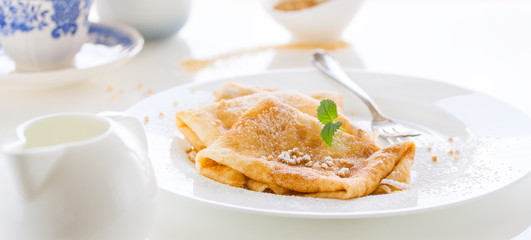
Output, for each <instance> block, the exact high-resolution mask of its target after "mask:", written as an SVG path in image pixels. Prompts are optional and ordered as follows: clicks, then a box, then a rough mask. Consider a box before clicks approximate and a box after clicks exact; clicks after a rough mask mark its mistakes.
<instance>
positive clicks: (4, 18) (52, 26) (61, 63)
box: [0, 0, 93, 71]
mask: <svg viewBox="0 0 531 240" xmlns="http://www.w3.org/2000/svg"><path fill="white" fill-rule="evenodd" d="M92 1H93V0H5V1H0V45H1V46H2V48H3V49H4V51H5V52H6V54H7V55H8V56H9V57H10V58H11V59H13V60H14V61H15V63H16V67H17V70H18V71H45V70H53V69H61V68H66V67H69V66H71V64H72V59H73V58H74V56H75V55H76V53H77V52H78V51H79V49H80V48H81V45H83V43H85V42H86V41H87V38H88V26H89V22H88V15H89V11H90V6H91V4H92Z"/></svg>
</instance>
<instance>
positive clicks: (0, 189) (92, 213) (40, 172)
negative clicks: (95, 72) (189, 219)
mask: <svg viewBox="0 0 531 240" xmlns="http://www.w3.org/2000/svg"><path fill="white" fill-rule="evenodd" d="M1 147H2V148H1V149H2V155H0V238H1V239H17V240H26V239H28V240H29V239H39V240H48V239H54V240H61V239H68V240H75V239H91V240H92V239H98V240H99V239H128V240H129V239H145V237H146V235H147V225H148V222H149V219H150V215H151V212H152V208H153V204H154V200H155V195H156V192H157V187H156V184H155V177H154V173H153V170H152V167H151V165H150V162H149V159H148V155H147V143H146V136H145V133H144V129H143V127H142V124H141V123H140V122H139V121H138V120H136V119H135V118H133V117H129V116H124V115H122V114H120V113H110V112H108V113H100V114H86V113H62V114H54V115H48V116H43V117H40V118H36V119H33V120H30V121H28V122H26V123H23V124H22V125H20V126H19V127H18V128H17V129H16V131H15V132H14V134H12V138H11V139H6V142H5V143H4V144H3V145H2V146H1Z"/></svg>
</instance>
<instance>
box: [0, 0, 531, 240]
mask: <svg viewBox="0 0 531 240" xmlns="http://www.w3.org/2000/svg"><path fill="white" fill-rule="evenodd" d="M344 38H345V40H346V41H348V42H349V43H350V44H351V45H352V47H351V48H349V49H345V50H341V51H337V52H334V53H333V54H335V55H336V56H337V57H338V58H339V60H341V61H342V65H343V66H345V67H353V68H361V69H366V70H370V71H376V72H384V73H396V74H401V75H410V76H415V77H423V78H428V79H434V80H439V81H444V82H447V83H450V84H455V85H459V86H463V87H467V88H470V89H473V90H475V91H479V92H483V93H486V94H488V95H491V96H494V97H497V98H499V99H501V100H503V101H505V102H507V103H509V104H511V105H513V106H514V107H516V108H517V109H519V110H520V111H522V112H524V113H526V114H527V115H528V116H531V1H525V0H520V1H516V0H497V1H496V0H445V1H441V0H367V1H366V2H365V4H364V5H363V7H362V9H361V10H360V11H359V13H358V14H357V16H356V17H355V19H354V21H353V22H352V23H351V24H350V25H349V27H348V28H347V30H346V31H345V34H344ZM289 39H290V34H289V32H287V31H286V30H284V29H283V28H281V27H280V25H278V24H277V23H275V22H274V21H273V20H272V19H271V18H270V17H269V16H268V15H267V13H266V12H265V11H264V9H263V8H262V6H261V5H260V3H259V1H257V0H223V1H219V0H195V1H193V5H192V12H191V15H190V18H189V21H188V22H187V24H186V25H185V27H184V28H183V29H182V31H181V32H180V33H179V34H178V35H175V36H174V37H172V38H169V39H166V40H162V41H154V42H147V43H146V45H145V46H144V49H143V50H142V52H140V54H139V55H137V56H136V57H135V58H133V59H132V60H131V61H129V62H128V63H127V64H126V65H124V66H122V67H120V68H119V69H116V70H114V71H111V72H108V73H106V74H104V75H102V76H100V77H97V78H95V79H91V80H88V81H85V82H83V83H81V84H76V85H72V86H67V87H61V88H55V89H32V90H29V89H14V88H10V87H6V86H0V112H1V120H0V137H1V136H3V135H5V134H6V132H7V131H9V130H12V129H13V128H14V127H15V126H16V125H18V124H19V123H21V122H23V121H25V120H28V119H30V118H33V117H36V116H40V115H43V114H49V113H54V112H66V111H83V112H99V111H105V110H118V111H120V110H126V109H127V108H128V107H130V106H132V105H134V104H135V103H136V102H138V101H140V100H142V99H144V98H146V97H149V96H150V93H149V91H152V92H153V93H151V94H154V93H157V92H160V91H162V90H165V89H168V88H171V87H174V86H178V85H180V84H183V83H188V82H193V81H209V80H213V79H217V78H221V77H230V76H236V75H245V74H255V73H261V72H264V71H267V70H269V69H278V68H293V67H310V64H309V62H308V61H307V59H308V58H309V56H310V55H309V54H310V52H309V51H293V50H292V51H286V50H284V51H274V50H268V51H263V52H258V53H253V54H246V55H242V56H236V57H232V58H229V59H224V60H220V61H219V62H217V63H216V64H215V65H214V66H212V67H209V68H205V69H203V70H201V71H199V72H187V71H185V70H184V69H183V68H182V67H181V66H180V62H181V61H182V60H185V59H189V58H191V57H193V58H212V57H215V56H218V55H221V54H225V53H230V52H234V51H238V50H244V49H252V48H256V47H261V46H267V45H274V44H283V43H287V42H288V41H289ZM43 81H45V79H43ZM139 84H142V88H139V87H138V85H139ZM109 88H112V91H109ZM530 158H531V157H530ZM530 160H531V159H530ZM530 186H531V177H530V176H529V175H528V176H527V177H525V178H524V179H521V180H520V181H518V182H516V183H514V184H512V185H510V186H508V187H507V188H504V189H502V190H501V191H498V192H496V193H493V194H491V195H488V196H486V197H484V198H481V199H479V200H475V201H473V202H470V203H466V204H462V205H458V206H454V207H450V208H445V209H442V210H437V211H432V212H426V213H419V214H414V215H405V216H396V217H381V218H370V219H357V220H305V219H292V218H282V217H272V216H262V215H257V214H249V213H242V212H235V211H231V210H227V209H221V208H217V207H213V206H209V205H205V204H201V203H196V202H192V201H191V200H186V199H180V198H178V197H175V196H173V195H172V194H170V193H167V192H164V191H161V192H160V194H159V199H158V209H157V212H156V214H155V218H154V221H153V224H152V225H151V231H150V232H151V233H150V239H151V240H163V239H164V240H165V239H512V238H514V239H531V233H530V232H531V229H528V228H529V226H530V225H531V201H530V199H531V190H530ZM526 230H527V231H526Z"/></svg>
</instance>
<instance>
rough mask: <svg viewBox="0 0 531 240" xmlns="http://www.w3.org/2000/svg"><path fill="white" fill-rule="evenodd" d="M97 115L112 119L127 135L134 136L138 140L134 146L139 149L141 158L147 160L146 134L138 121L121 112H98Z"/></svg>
mask: <svg viewBox="0 0 531 240" xmlns="http://www.w3.org/2000/svg"><path fill="white" fill-rule="evenodd" d="M98 115H100V116H103V117H108V118H110V119H112V120H113V121H115V122H116V123H118V124H119V125H121V126H122V127H123V128H125V129H127V130H128V132H129V133H131V134H132V135H134V137H135V138H136V139H137V140H138V142H137V144H136V145H138V147H140V150H141V153H142V157H143V158H144V159H147V156H148V145H147V138H146V132H145V130H144V126H143V125H142V124H141V123H140V121H139V120H138V119H136V118H135V117H133V116H130V115H127V114H125V113H123V112H114V111H106V112H100V113H98ZM126 140H128V139H126Z"/></svg>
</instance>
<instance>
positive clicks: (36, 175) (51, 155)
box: [4, 143, 64, 201]
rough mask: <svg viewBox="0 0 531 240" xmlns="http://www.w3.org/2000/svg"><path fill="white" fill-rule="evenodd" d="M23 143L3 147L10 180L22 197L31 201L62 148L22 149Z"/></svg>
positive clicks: (58, 157) (61, 152)
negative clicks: (8, 147) (7, 147)
mask: <svg viewBox="0 0 531 240" xmlns="http://www.w3.org/2000/svg"><path fill="white" fill-rule="evenodd" d="M23 148H24V146H23V143H17V144H12V145H11V146H10V149H4V156H5V161H6V164H7V167H8V168H9V169H8V172H10V175H11V176H12V177H11V181H12V182H13V185H14V186H15V189H16V190H17V191H18V192H19V195H20V196H21V198H22V199H25V200H26V201H31V200H32V199H34V198H35V196H37V195H38V194H39V192H41V191H42V189H43V188H44V187H45V185H46V182H47V180H48V178H49V176H50V174H51V173H52V172H53V170H54V168H55V166H56V165H57V163H58V161H59V160H60V159H61V156H62V155H63V152H64V150H63V148H52V149H46V150H44V149H35V150H23Z"/></svg>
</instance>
